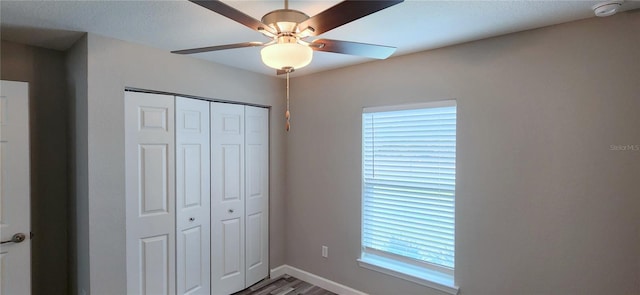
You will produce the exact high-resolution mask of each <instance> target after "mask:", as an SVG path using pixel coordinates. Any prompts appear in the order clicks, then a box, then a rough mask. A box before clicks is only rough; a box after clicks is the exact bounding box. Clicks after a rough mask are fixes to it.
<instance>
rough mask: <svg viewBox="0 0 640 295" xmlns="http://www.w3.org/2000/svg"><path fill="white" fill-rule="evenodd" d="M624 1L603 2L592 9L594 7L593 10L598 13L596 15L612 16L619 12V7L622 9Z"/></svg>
mask: <svg viewBox="0 0 640 295" xmlns="http://www.w3.org/2000/svg"><path fill="white" fill-rule="evenodd" d="M622 2H624V1H623V0H614V1H606V2H601V3H598V4H596V5H594V6H593V7H591V9H593V12H594V13H595V14H596V16H599V17H605V16H610V15H614V14H616V12H618V9H620V6H622Z"/></svg>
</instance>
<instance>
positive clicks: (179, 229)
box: [176, 97, 211, 295]
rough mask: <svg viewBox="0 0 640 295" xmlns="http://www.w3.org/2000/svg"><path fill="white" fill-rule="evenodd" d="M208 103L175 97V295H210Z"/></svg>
mask: <svg viewBox="0 0 640 295" xmlns="http://www.w3.org/2000/svg"><path fill="white" fill-rule="evenodd" d="M209 124H210V122H209V102H208V101H203V100H196V99H189V98H184V97H176V265H177V267H178V268H177V269H176V275H177V281H176V285H177V288H178V290H177V291H178V292H177V294H179V295H183V294H189V295H196V294H197V295H204V294H206V295H209V294H210V280H211V273H210V266H211V264H210V260H209V257H210V253H211V248H210V246H209V245H210V235H211V232H210V219H209V218H210V216H209V212H210V211H209V210H210V181H211V178H210V169H211V168H210V161H209V136H210V134H209Z"/></svg>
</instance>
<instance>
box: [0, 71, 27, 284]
mask: <svg viewBox="0 0 640 295" xmlns="http://www.w3.org/2000/svg"><path fill="white" fill-rule="evenodd" d="M28 89H29V86H28V84H27V83H25V82H10V81H2V84H1V85H0V90H1V93H0V154H1V156H0V236H1V237H0V238H1V239H2V244H1V245H0V294H2V295H13V294H20V295H23V294H31V239H30V230H29V229H30V226H31V225H30V211H29V210H30V209H29V207H30V187H29V94H28V91H29V90H28ZM16 234H17V235H16ZM20 234H22V235H20ZM14 235H16V236H15V237H16V238H15V239H14V238H13V237H14ZM22 239H23V240H22ZM11 240H13V241H14V242H7V243H5V241H11ZM20 240H22V241H21V242H20Z"/></svg>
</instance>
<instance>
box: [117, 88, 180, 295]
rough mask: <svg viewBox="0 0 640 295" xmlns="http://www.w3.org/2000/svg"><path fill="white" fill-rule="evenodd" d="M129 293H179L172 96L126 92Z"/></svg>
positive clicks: (127, 270) (158, 294) (127, 273)
mask: <svg viewBox="0 0 640 295" xmlns="http://www.w3.org/2000/svg"><path fill="white" fill-rule="evenodd" d="M124 106H125V118H124V120H125V162H126V163H125V179H126V181H125V183H126V188H125V193H126V197H125V199H126V246H125V247H126V256H127V257H126V261H127V263H126V265H127V267H126V275H127V293H128V294H149V295H151V294H153V295H165V294H167V295H169V294H175V290H176V289H175V242H174V241H175V228H176V227H175V195H174V192H175V188H174V178H175V174H174V171H175V170H174V169H175V167H174V155H175V153H174V147H175V138H174V135H175V133H174V97H173V96H169V95H159V94H148V93H137V92H125V98H124Z"/></svg>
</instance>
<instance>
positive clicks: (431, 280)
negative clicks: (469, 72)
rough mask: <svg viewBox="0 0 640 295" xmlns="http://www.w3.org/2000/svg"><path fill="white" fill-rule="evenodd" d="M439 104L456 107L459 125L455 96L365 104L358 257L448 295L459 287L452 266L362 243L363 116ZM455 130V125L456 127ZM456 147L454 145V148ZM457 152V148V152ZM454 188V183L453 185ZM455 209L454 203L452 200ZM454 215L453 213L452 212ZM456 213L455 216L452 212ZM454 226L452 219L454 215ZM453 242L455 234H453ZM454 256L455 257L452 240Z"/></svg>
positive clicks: (368, 264)
mask: <svg viewBox="0 0 640 295" xmlns="http://www.w3.org/2000/svg"><path fill="white" fill-rule="evenodd" d="M442 107H456V127H457V124H458V111H457V101H456V100H455V99H449V100H439V101H431V102H426V103H416V104H404V105H391V106H376V107H364V108H363V109H362V115H361V122H360V123H361V126H360V130H361V131H360V133H361V148H360V151H361V152H362V154H361V157H360V160H361V167H360V172H361V175H360V180H361V188H360V189H361V191H360V197H361V215H360V217H361V220H360V247H361V251H360V258H358V259H357V261H358V264H359V265H360V267H363V268H366V269H370V270H374V271H377V272H381V273H385V274H387V275H391V276H394V277H397V278H401V279H404V280H408V281H411V282H414V283H418V284H421V285H424V286H428V287H431V288H433V289H437V290H440V291H443V292H446V293H449V294H458V292H459V288H458V287H457V286H456V285H455V276H454V274H455V267H454V268H448V267H445V266H441V265H437V264H433V263H429V262H426V261H419V260H415V259H412V258H410V257H405V256H402V255H396V254H393V253H387V252H385V251H380V250H376V249H371V248H368V247H366V246H364V244H365V243H364V233H363V229H364V218H365V210H364V209H365V208H364V206H365V202H364V198H365V195H364V192H365V177H364V176H365V175H364V171H365V163H364V151H365V150H364V148H365V142H364V140H365V138H364V135H365V132H364V115H365V114H367V113H379V112H391V111H403V110H417V109H427V108H442ZM456 129H457V128H456ZM456 143H457V131H456ZM456 150H457V148H456ZM456 154H457V151H456ZM454 189H455V186H454ZM454 210H455V202H454ZM454 214H455V213H454ZM454 216H455V215H454ZM454 228H455V218H454ZM453 238H454V241H455V234H454V237H453ZM454 257H455V242H454Z"/></svg>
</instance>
